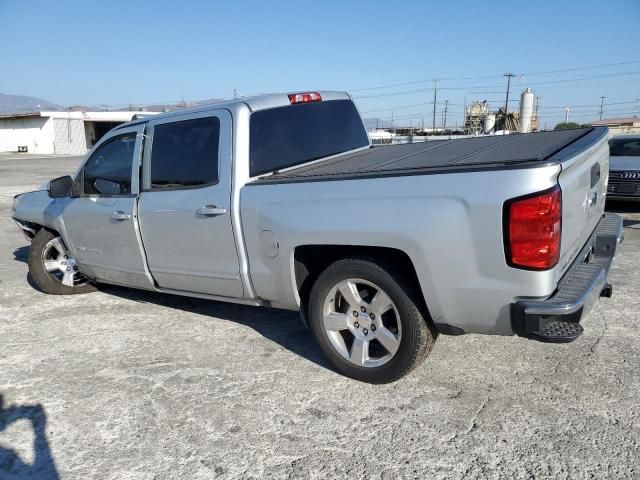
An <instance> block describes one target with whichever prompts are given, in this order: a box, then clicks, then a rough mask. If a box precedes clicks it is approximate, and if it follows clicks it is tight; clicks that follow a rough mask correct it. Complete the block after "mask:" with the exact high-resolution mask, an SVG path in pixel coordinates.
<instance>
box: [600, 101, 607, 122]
mask: <svg viewBox="0 0 640 480" xmlns="http://www.w3.org/2000/svg"><path fill="white" fill-rule="evenodd" d="M605 98H606V97H600V120H602V110H603V108H604V99H605Z"/></svg>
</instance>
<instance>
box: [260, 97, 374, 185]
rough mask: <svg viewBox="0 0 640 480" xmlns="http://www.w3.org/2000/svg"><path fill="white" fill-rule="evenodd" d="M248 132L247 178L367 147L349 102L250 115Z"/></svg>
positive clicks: (356, 114) (288, 107)
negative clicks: (248, 173)
mask: <svg viewBox="0 0 640 480" xmlns="http://www.w3.org/2000/svg"><path fill="white" fill-rule="evenodd" d="M250 132H251V133H250V157H249V163H250V174H251V176H256V175H261V174H263V173H267V172H272V171H275V170H282V169H284V168H287V167H292V166H295V165H300V164H302V163H306V162H310V161H312V160H316V159H319V158H322V157H328V156H330V155H336V154H338V153H343V152H348V151H350V150H355V149H357V148H362V147H366V146H368V145H369V138H368V136H367V132H366V130H365V128H364V125H363V123H362V120H361V119H360V115H359V114H358V111H357V110H356V107H355V105H354V104H353V102H352V101H351V100H330V101H320V102H312V103H301V104H297V105H288V106H286V107H277V108H271V109H268V110H259V111H257V112H254V113H252V114H251V120H250Z"/></svg>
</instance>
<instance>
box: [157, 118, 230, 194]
mask: <svg viewBox="0 0 640 480" xmlns="http://www.w3.org/2000/svg"><path fill="white" fill-rule="evenodd" d="M219 140H220V120H219V119H218V118H217V117H206V118H197V119H193V120H183V121H179V122H172V123H163V124H160V125H156V126H155V127H154V130H153V145H152V148H151V172H150V174H151V189H152V190H160V189H163V190H166V189H180V188H197V187H204V186H209V185H214V184H216V183H218V143H219Z"/></svg>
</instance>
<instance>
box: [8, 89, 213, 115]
mask: <svg viewBox="0 0 640 480" xmlns="http://www.w3.org/2000/svg"><path fill="white" fill-rule="evenodd" d="M223 101H224V99H222V98H210V99H207V100H197V101H193V102H189V101H187V102H184V104H183V103H182V102H180V103H173V104H166V105H164V104H159V105H144V106H143V105H138V104H135V103H132V104H131V106H130V107H124V108H115V109H114V107H110V106H109V105H106V109H108V110H111V111H113V110H116V111H124V110H145V111H148V112H170V111H174V110H181V109H183V108H191V107H200V106H203V105H210V104H212V103H218V102H223ZM43 110H65V111H66V110H72V111H74V112H80V111H85V112H87V111H101V110H105V105H97V106H87V105H74V106H72V107H63V106H61V105H56V104H55V103H53V102H50V101H48V100H44V99H43V98H37V97H27V96H24V95H6V94H3V93H0V115H3V114H8V113H27V112H39V111H43Z"/></svg>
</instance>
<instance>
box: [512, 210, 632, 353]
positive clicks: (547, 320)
mask: <svg viewBox="0 0 640 480" xmlns="http://www.w3.org/2000/svg"><path fill="white" fill-rule="evenodd" d="M622 240H623V224H622V217H621V216H620V215H616V214H614V213H606V214H605V215H604V216H603V217H602V219H601V220H600V222H599V223H598V225H597V227H596V229H595V230H594V232H593V234H592V235H591V237H590V238H589V240H588V241H587V243H586V244H585V246H584V247H583V249H582V250H581V252H580V254H579V255H578V257H577V259H576V261H575V262H574V263H573V265H572V266H571V267H570V268H569V270H568V271H567V273H565V275H564V276H563V277H562V279H561V280H560V282H559V283H558V289H557V290H556V293H555V294H554V295H552V296H551V297H549V298H547V299H546V300H523V301H519V302H516V303H513V304H512V305H511V319H512V323H513V329H514V331H515V332H516V334H518V335H519V336H522V337H527V338H531V339H533V340H539V341H542V342H550V343H568V342H572V341H573V340H575V339H576V338H578V337H579V336H580V334H581V333H582V326H581V325H580V320H581V319H582V318H583V317H584V316H585V315H586V314H587V312H589V310H591V308H592V307H593V306H594V305H595V303H596V302H597V301H598V298H600V297H601V296H606V297H610V296H611V293H612V291H613V289H612V287H611V285H610V284H609V283H608V282H607V277H608V275H609V270H611V265H612V263H613V259H614V257H615V254H616V250H617V248H618V244H619V243H621V242H622Z"/></svg>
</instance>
